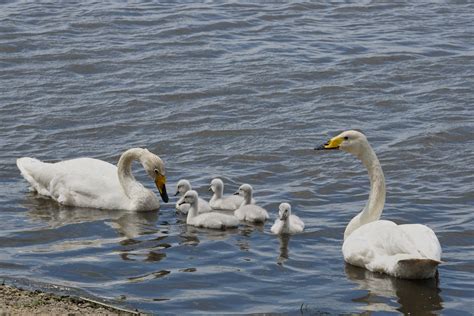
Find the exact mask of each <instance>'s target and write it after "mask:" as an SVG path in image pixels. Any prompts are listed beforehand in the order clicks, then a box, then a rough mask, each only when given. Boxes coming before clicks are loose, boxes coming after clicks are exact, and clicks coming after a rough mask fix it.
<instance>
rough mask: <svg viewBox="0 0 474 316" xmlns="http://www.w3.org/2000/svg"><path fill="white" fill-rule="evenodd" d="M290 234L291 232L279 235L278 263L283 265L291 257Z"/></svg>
mask: <svg viewBox="0 0 474 316" xmlns="http://www.w3.org/2000/svg"><path fill="white" fill-rule="evenodd" d="M290 236H291V235H289V234H282V235H278V239H279V241H280V255H279V256H278V260H277V263H278V264H279V265H282V264H283V263H284V262H285V261H286V260H288V258H289V255H288V244H289V243H290Z"/></svg>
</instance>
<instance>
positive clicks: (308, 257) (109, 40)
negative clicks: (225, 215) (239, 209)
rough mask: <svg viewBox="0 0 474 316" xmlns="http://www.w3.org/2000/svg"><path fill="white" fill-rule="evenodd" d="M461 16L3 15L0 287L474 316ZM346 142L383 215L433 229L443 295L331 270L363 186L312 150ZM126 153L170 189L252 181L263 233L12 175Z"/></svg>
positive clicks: (472, 100) (68, 10)
mask: <svg viewBox="0 0 474 316" xmlns="http://www.w3.org/2000/svg"><path fill="white" fill-rule="evenodd" d="M473 20H474V6H473V4H471V3H470V2H468V1H449V2H440V3H429V2H417V3H416V4H410V3H405V2H396V3H385V2H378V1H374V2H372V1H365V2H362V3H361V4H344V3H338V4H317V3H316V4H315V3H291V4H282V3H268V4H251V3H248V2H230V3H226V2H207V3H199V4H188V3H166V4H153V3H135V4H125V3H115V4H114V3H107V4H105V3H102V2H88V3H83V4H72V3H63V2H58V3H54V2H53V3H35V2H33V3H29V2H26V3H25V2H7V3H4V4H1V5H0V123H1V124H0V247H1V249H2V251H1V254H0V275H1V276H3V277H6V278H9V279H15V278H22V279H26V280H30V281H31V282H34V281H38V282H44V283H51V284H56V285H60V286H62V287H64V288H71V289H79V290H81V291H84V292H86V293H89V294H90V295H93V296H97V297H101V298H104V299H107V300H112V301H120V302H121V303H123V304H125V305H127V306H132V307H133V308H138V309H140V310H142V311H147V312H155V313H157V312H160V313H163V314H167V313H192V312H195V313H211V312H216V313H223V312H230V313H260V312H262V313H263V312H277V313H299V312H301V311H302V312H304V313H308V314H314V313H316V314H317V313H331V314H332V313H334V314H340V313H356V314H358V313H360V314H371V313H372V312H375V314H379V313H383V312H393V313H399V312H402V313H412V314H416V315H420V314H443V315H445V314H450V315H464V314H469V313H472V311H473V310H474V307H473V303H472V298H473V296H474V280H473V272H474V259H473V258H474V243H473V240H474V238H473V237H474V223H473V221H474V215H473V214H474V212H473V211H474V185H473V183H474V167H473V163H472V157H473V154H474V141H473V138H472V136H473V134H474V117H473V114H474V112H473V104H474V96H473V88H474V53H473V52H474V32H473V30H474V29H473V22H472V21H473ZM345 129H361V130H362V131H364V133H365V134H366V135H367V136H368V138H369V141H370V142H371V144H372V145H373V147H374V149H375V151H376V152H377V154H378V156H379V158H380V161H381V163H382V166H383V169H384V172H385V177H386V179H387V189H388V193H387V203H386V207H385V211H384V214H383V218H385V219H390V220H394V221H395V222H397V223H423V224H426V225H428V226H430V227H431V228H432V229H433V230H434V231H435V232H436V234H437V235H438V238H439V240H440V242H441V244H442V247H443V258H442V259H443V261H444V263H443V264H442V265H441V266H440V268H439V273H440V279H439V283H436V281H434V280H428V281H420V282H414V281H404V280H397V279H393V278H390V277H385V276H381V275H376V274H372V273H369V272H367V271H365V270H362V269H358V268H354V267H351V266H347V265H345V263H344V261H343V258H342V253H341V246H342V239H343V231H344V228H345V225H346V224H347V223H348V222H349V220H350V219H351V218H352V217H353V216H355V215H356V213H357V212H358V211H359V210H360V209H361V208H362V207H363V205H364V203H365V199H366V198H367V193H368V179H367V176H366V172H365V170H364V169H363V167H362V165H361V164H360V163H359V162H358V161H357V160H355V159H354V158H352V157H351V156H349V155H347V154H344V153H319V152H315V151H313V148H314V147H315V146H316V145H319V144H321V143H323V142H325V141H326V140H327V139H328V137H330V136H334V135H335V134H337V133H339V132H340V131H342V130H345ZM137 146H142V147H147V148H149V149H150V150H151V151H153V152H155V153H157V154H159V155H160V156H161V158H162V159H163V160H164V161H165V163H166V168H167V172H168V175H167V176H168V191H169V192H170V193H172V192H173V191H174V185H175V184H176V182H177V181H178V180H179V179H181V178H187V179H189V180H190V181H191V182H192V183H193V185H194V187H195V188H196V189H197V190H198V191H199V193H200V194H201V196H202V197H204V198H206V199H208V198H210V195H209V192H208V191H207V187H208V184H209V182H210V181H211V179H212V178H213V177H216V176H219V177H221V178H222V179H223V180H224V182H225V183H226V189H225V191H226V193H232V192H234V191H235V190H236V189H237V187H238V186H239V185H240V184H242V183H250V184H252V186H253V187H254V190H255V198H256V199H257V201H258V202H259V204H260V205H262V206H263V207H265V208H266V209H268V210H269V212H270V213H271V214H272V220H271V221H270V222H267V223H266V224H265V225H264V226H245V225H242V226H241V227H240V228H239V229H236V230H230V231H225V232H221V231H210V230H205V229H196V228H192V227H188V226H186V224H185V221H184V218H182V217H180V216H177V215H176V214H175V212H174V201H175V200H174V199H171V201H170V203H168V204H164V205H163V206H162V208H161V210H160V211H159V212H148V213H138V214H135V213H126V212H122V211H101V210H93V209H78V208H72V207H62V206H59V205H57V204H56V203H55V202H53V201H51V200H48V199H45V198H41V197H39V196H36V195H35V194H33V193H31V192H29V191H28V186H27V183H26V182H25V181H24V180H23V179H22V178H21V176H20V173H19V171H18V170H17V168H16V165H15V159H16V158H18V157H22V156H30V157H36V158H39V159H42V160H46V161H58V160H63V159H68V158H75V157H80V156H89V157H95V158H99V159H103V160H106V161H109V162H111V163H116V162H117V160H118V158H119V156H120V154H121V153H122V152H123V151H125V150H126V149H128V148H131V147H137ZM135 170H136V174H137V177H138V178H139V179H140V180H142V181H143V183H144V184H145V185H147V186H148V187H150V188H151V187H152V186H153V183H150V181H149V180H148V178H147V177H146V176H145V173H144V171H143V170H141V168H140V167H139V165H137V166H136V168H135ZM283 201H288V202H290V203H291V204H292V206H293V210H294V211H295V213H297V214H298V215H299V216H300V217H301V218H302V219H303V220H304V221H305V223H306V231H305V233H303V234H300V235H296V236H293V237H291V238H290V239H289V240H288V239H285V238H283V239H281V238H278V237H275V236H273V235H271V234H270V231H269V230H270V226H271V223H272V222H273V219H274V217H275V214H276V211H277V207H278V204H279V203H280V202H283Z"/></svg>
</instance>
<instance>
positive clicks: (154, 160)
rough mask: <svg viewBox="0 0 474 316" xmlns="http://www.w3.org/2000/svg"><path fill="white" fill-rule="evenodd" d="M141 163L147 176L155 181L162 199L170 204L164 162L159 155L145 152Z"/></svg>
mask: <svg viewBox="0 0 474 316" xmlns="http://www.w3.org/2000/svg"><path fill="white" fill-rule="evenodd" d="M140 162H141V163H142V165H143V168H144V169H145V171H146V172H147V174H148V175H149V176H150V177H151V178H152V179H154V181H155V185H156V188H157V189H158V191H159V192H160V195H161V199H162V200H163V201H164V202H165V203H166V202H168V200H169V199H168V193H166V173H165V164H164V163H163V160H161V158H160V157H158V156H157V155H155V154H153V153H151V152H149V151H148V149H144V150H143V154H142V156H141V157H140Z"/></svg>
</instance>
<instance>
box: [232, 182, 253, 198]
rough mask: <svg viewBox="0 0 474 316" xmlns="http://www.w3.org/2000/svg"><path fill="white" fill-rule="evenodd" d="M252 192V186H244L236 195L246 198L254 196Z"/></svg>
mask: <svg viewBox="0 0 474 316" xmlns="http://www.w3.org/2000/svg"><path fill="white" fill-rule="evenodd" d="M252 191H253V189H252V186H251V185H250V184H242V185H241V186H240V188H239V190H238V191H237V192H236V193H235V194H238V195H240V196H243V197H244V198H246V197H249V196H252Z"/></svg>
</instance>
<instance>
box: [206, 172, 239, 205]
mask: <svg viewBox="0 0 474 316" xmlns="http://www.w3.org/2000/svg"><path fill="white" fill-rule="evenodd" d="M209 191H212V192H214V194H213V195H212V197H211V200H210V201H209V205H210V206H211V208H212V209H214V210H223V211H235V210H236V209H238V208H239V206H240V205H241V204H242V202H243V201H244V199H243V197H241V196H237V195H230V196H226V197H223V196H222V195H223V193H224V182H222V180H221V179H217V178H216V179H212V181H211V186H210V187H209Z"/></svg>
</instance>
